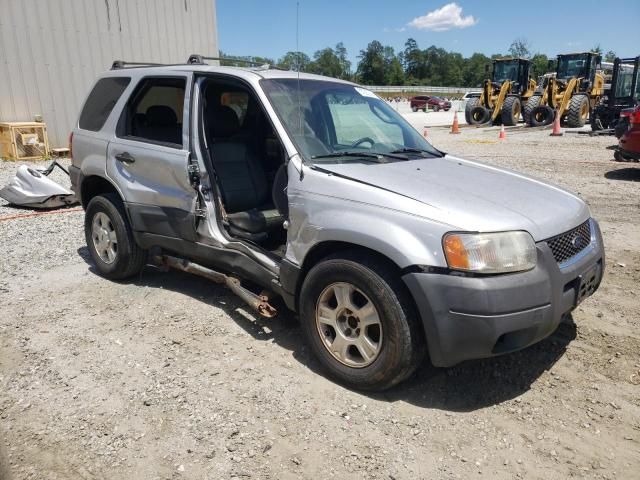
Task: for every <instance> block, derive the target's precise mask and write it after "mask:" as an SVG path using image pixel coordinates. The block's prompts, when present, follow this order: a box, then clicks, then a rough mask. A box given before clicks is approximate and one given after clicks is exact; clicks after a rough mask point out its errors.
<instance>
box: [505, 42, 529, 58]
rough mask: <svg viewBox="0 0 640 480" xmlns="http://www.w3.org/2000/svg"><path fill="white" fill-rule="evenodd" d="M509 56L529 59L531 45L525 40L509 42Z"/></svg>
mask: <svg viewBox="0 0 640 480" xmlns="http://www.w3.org/2000/svg"><path fill="white" fill-rule="evenodd" d="M509 55H511V56H512V57H517V58H529V57H530V56H531V44H530V43H529V41H528V40H527V39H526V38H522V37H519V38H516V39H515V40H514V41H513V42H511V46H510V47H509Z"/></svg>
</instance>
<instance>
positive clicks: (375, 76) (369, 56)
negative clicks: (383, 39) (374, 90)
mask: <svg viewBox="0 0 640 480" xmlns="http://www.w3.org/2000/svg"><path fill="white" fill-rule="evenodd" d="M358 59H359V62H358V71H357V74H358V79H359V80H360V82H361V83H363V84H365V85H384V82H385V71H384V70H385V59H384V47H383V46H382V44H381V43H380V42H379V41H377V40H373V41H372V42H370V43H369V44H368V45H367V48H366V49H364V50H360V55H358Z"/></svg>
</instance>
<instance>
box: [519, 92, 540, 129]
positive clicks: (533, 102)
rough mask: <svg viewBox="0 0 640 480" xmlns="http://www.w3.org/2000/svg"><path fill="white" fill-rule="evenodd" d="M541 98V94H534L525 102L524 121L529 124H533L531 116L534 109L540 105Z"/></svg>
mask: <svg viewBox="0 0 640 480" xmlns="http://www.w3.org/2000/svg"><path fill="white" fill-rule="evenodd" d="M540 100H542V97H541V96H540V95H534V96H532V97H530V98H529V100H527V101H526V103H525V104H524V109H523V110H522V116H523V117H524V123H526V124H527V125H531V122H530V121H529V119H530V118H531V113H532V112H533V110H534V109H535V108H536V107H537V106H539V105H540Z"/></svg>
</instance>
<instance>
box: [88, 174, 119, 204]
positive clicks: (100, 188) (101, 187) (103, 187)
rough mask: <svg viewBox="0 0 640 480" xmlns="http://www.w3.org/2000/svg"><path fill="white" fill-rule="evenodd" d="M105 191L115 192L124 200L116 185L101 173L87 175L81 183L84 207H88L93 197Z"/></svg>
mask: <svg viewBox="0 0 640 480" xmlns="http://www.w3.org/2000/svg"><path fill="white" fill-rule="evenodd" d="M105 193H114V194H116V195H118V197H120V200H123V198H122V195H120V192H118V189H117V188H116V186H115V185H114V184H113V183H111V182H110V181H109V180H107V179H106V178H104V177H101V176H99V175H90V176H88V177H85V178H84V179H83V180H82V183H81V184H80V202H81V204H82V207H83V208H84V209H86V208H87V205H89V202H90V201H91V199H92V198H93V197H95V196H97V195H102V194H105Z"/></svg>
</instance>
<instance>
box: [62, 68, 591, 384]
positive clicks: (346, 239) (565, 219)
mask: <svg viewBox="0 0 640 480" xmlns="http://www.w3.org/2000/svg"><path fill="white" fill-rule="evenodd" d="M190 60H191V61H190V63H189V64H185V65H174V66H153V67H142V68H127V66H126V64H124V63H123V62H118V63H116V64H114V67H115V68H113V69H112V70H111V71H109V72H107V73H105V74H104V75H103V76H102V77H101V78H100V79H99V80H98V82H97V83H96V85H95V87H94V88H93V91H92V92H91V93H90V95H89V97H88V99H87V101H86V103H85V107H84V108H83V111H82V113H81V115H80V119H79V121H78V124H77V126H76V128H75V129H74V131H73V137H72V146H73V166H72V167H71V169H70V174H71V177H72V184H73V189H74V192H75V193H76V195H77V196H78V198H79V199H81V202H82V205H83V207H84V208H85V210H86V221H85V231H86V239H87V245H88V247H89V251H90V252H91V256H92V258H93V261H94V262H95V264H96V268H97V270H98V271H99V272H100V273H101V274H102V275H104V276H106V277H108V278H113V279H123V278H127V277H131V276H133V275H136V274H138V273H139V272H140V271H141V269H142V268H143V266H144V265H145V264H146V262H148V261H154V262H156V263H160V264H163V265H165V266H167V267H174V268H179V269H182V270H186V271H189V272H192V273H196V274H200V275H203V276H205V277H207V278H209V279H211V280H213V281H216V282H219V283H224V284H225V285H227V286H228V287H229V288H231V289H232V290H233V291H234V292H235V293H236V294H238V295H239V296H240V297H241V298H242V299H243V300H244V301H245V302H247V304H248V305H250V306H251V307H253V308H255V309H256V310H257V311H258V312H259V313H260V314H262V315H265V316H273V315H274V314H275V308H274V307H273V302H272V299H273V298H274V297H281V298H282V299H283V300H284V303H285V304H286V305H287V307H288V308H290V309H291V310H293V311H296V312H298V313H299V316H300V320H301V324H302V330H303V332H304V335H305V337H306V340H307V342H308V344H309V345H310V347H311V348H312V350H313V352H314V353H315V355H316V356H317V358H318V359H319V361H320V363H321V364H322V365H323V367H324V368H325V369H326V371H327V372H328V373H329V374H330V375H331V376H332V377H333V378H335V379H337V380H338V381H340V382H342V383H345V384H347V385H349V386H352V387H355V388H359V389H368V390H381V389H385V388H389V387H391V386H392V385H395V384H396V383H398V382H400V381H402V380H403V379H405V378H407V377H408V376H409V375H411V373H412V372H413V371H414V370H415V368H416V367H417V366H418V365H419V364H420V362H421V361H422V359H423V357H424V356H425V355H428V356H429V358H430V360H431V362H432V363H433V364H434V365H436V366H450V365H454V364H456V363H458V362H461V361H464V360H467V359H475V358H482V357H488V356H492V355H498V354H503V353H507V352H512V351H515V350H519V349H522V348H524V347H527V346H528V345H531V344H532V343H535V342H537V341H539V340H541V339H543V338H545V337H546V336H548V335H550V334H551V333H552V332H553V331H554V330H555V329H556V328H557V326H558V324H559V323H560V321H561V319H562V317H563V316H564V315H565V314H567V313H569V312H571V310H573V309H574V308H575V307H576V305H577V304H578V303H579V302H581V301H582V300H583V299H584V298H586V297H587V296H589V295H591V294H592V293H593V292H594V291H595V290H596V289H597V288H598V285H599V283H600V280H601V278H602V274H603V269H604V251H603V244H602V238H601V234H600V230H599V227H598V224H597V222H596V221H595V220H594V219H593V218H592V217H591V215H590V212H589V209H588V208H587V206H586V205H585V203H584V202H583V201H581V200H580V199H579V198H578V197H576V196H574V195H572V194H571V193H568V192H566V191H564V190H562V189H560V188H558V187H554V186H551V185H547V184H544V183H542V182H540V181H538V180H535V179H531V178H528V177H526V176H524V175H521V174H518V173H514V172H509V171H505V170H501V169H498V168H495V167H490V166H487V165H483V164H480V163H477V162H472V161H468V160H464V159H462V158H458V157H454V156H452V155H449V154H446V153H444V152H441V151H439V150H437V149H436V148H434V147H433V146H432V145H430V144H429V143H428V142H427V141H426V140H425V139H424V138H423V137H422V136H421V135H420V134H419V133H418V132H416V131H415V130H414V129H413V128H412V127H411V126H410V125H409V124H408V123H407V122H406V121H405V120H404V119H403V118H402V117H401V116H400V115H398V114H397V112H395V111H394V110H393V109H392V108H390V107H389V106H388V105H387V104H386V103H385V102H384V101H382V100H380V99H379V98H378V97H377V96H376V95H375V94H373V93H372V92H370V91H369V90H367V89H364V88H361V87H359V86H358V85H355V84H352V83H349V82H344V81H340V80H335V79H331V78H326V77H320V76H315V75H309V74H297V73H295V72H283V71H278V70H272V69H265V68H257V69H256V68H236V67H218V66H210V65H206V64H204V63H203V59H202V57H198V56H195V57H193V58H192V59H190Z"/></svg>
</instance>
